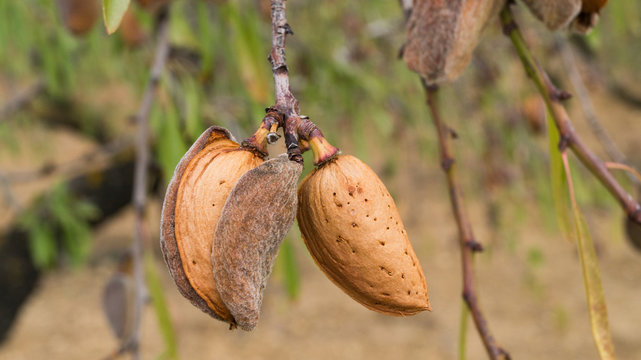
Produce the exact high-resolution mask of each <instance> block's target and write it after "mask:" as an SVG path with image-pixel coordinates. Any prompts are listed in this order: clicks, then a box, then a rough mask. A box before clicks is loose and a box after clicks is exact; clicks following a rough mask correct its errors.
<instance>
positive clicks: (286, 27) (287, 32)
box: [279, 23, 294, 35]
mask: <svg viewBox="0 0 641 360" xmlns="http://www.w3.org/2000/svg"><path fill="white" fill-rule="evenodd" d="M279 28H281V29H283V30H285V35H294V30H292V27H291V26H289V24H288V23H285V25H282V26H279Z"/></svg>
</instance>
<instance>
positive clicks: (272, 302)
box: [0, 0, 641, 360]
mask: <svg viewBox="0 0 641 360" xmlns="http://www.w3.org/2000/svg"><path fill="white" fill-rule="evenodd" d="M60 4H61V2H56V1H47V0H22V1H0V194H1V196H0V204H1V205H0V206H1V207H0V209H2V211H0V228H1V231H0V234H2V235H0V269H1V272H0V284H1V286H2V287H0V325H1V328H0V359H12V360H13V359H102V358H105V357H106V356H108V355H109V354H110V353H112V352H113V351H114V350H115V349H116V348H117V340H116V339H115V338H114V337H113V335H112V334H111V331H110V329H109V326H108V324H107V320H106V319H105V316H104V314H103V310H102V296H103V291H104V286H105V284H106V283H107V281H108V279H109V278H110V277H111V276H112V274H113V273H114V272H115V271H116V268H117V267H118V263H119V260H120V259H121V258H122V255H123V254H124V253H126V252H127V251H128V249H129V248H130V244H131V241H132V238H133V234H134V220H133V218H134V217H133V212H132V209H131V206H130V205H129V204H130V198H131V192H132V184H133V180H132V179H133V145H134V140H135V139H134V136H135V124H134V122H133V120H132V119H133V115H134V114H135V113H136V111H137V109H138V107H139V105H140V101H141V98H142V94H143V90H144V85H145V82H146V80H147V78H148V76H149V69H150V67H151V62H152V60H153V54H154V44H155V42H154V39H153V31H154V21H153V20H154V14H153V9H149V8H147V9H145V8H142V7H140V6H138V5H137V4H136V3H134V4H132V8H131V10H130V14H129V15H128V18H127V20H126V24H123V27H122V28H121V29H120V30H119V31H118V32H117V33H115V34H114V35H111V36H107V35H106V32H105V29H104V26H103V24H102V22H101V19H100V18H98V19H97V21H96V22H95V24H93V26H92V27H91V28H90V30H89V31H88V32H86V33H84V34H81V35H74V34H72V33H71V32H70V31H69V29H68V28H66V27H65V19H66V17H65V16H66V14H65V10H64V9H63V8H61V7H60ZM519 5H521V4H519ZM287 10H288V21H289V23H290V25H291V26H292V28H293V30H294V32H295V35H294V36H292V37H290V38H289V39H288V44H287V58H288V64H289V69H290V73H291V85H292V91H293V93H294V94H295V95H296V96H297V98H298V99H299V101H300V104H301V112H302V113H303V114H306V115H309V116H310V118H311V119H312V121H314V122H315V123H316V124H318V125H319V126H320V127H321V129H323V131H324V133H325V135H326V137H327V138H328V139H329V140H330V142H332V143H333V144H334V145H336V146H338V147H340V148H341V149H342V151H343V152H344V153H350V154H354V155H356V156H358V157H359V158H361V159H362V160H363V161H365V162H366V163H368V164H369V165H370V166H371V167H372V168H373V169H374V170H375V171H376V172H377V173H378V174H379V176H380V177H381V178H382V179H383V181H384V182H385V183H386V185H387V186H388V189H389V191H390V193H391V194H392V196H393V197H394V198H395V200H396V203H397V206H398V208H399V210H400V212H401V216H402V218H403V221H404V223H405V226H406V228H407V232H408V234H409V236H410V239H411V241H412V243H413V246H414V249H415V251H416V253H417V255H418V257H419V259H420V261H421V265H422V266H423V270H424V271H425V274H426V276H427V281H428V286H429V291H430V297H431V302H432V308H433V312H432V313H422V314H419V315H416V316H413V317H411V318H394V317H387V316H384V315H380V314H377V313H374V312H371V311H369V310H367V309H365V308H363V307H362V306H360V305H359V304H357V303H355V302H354V301H352V300H351V299H350V298H349V297H348V296H347V295H345V294H344V293H342V292H341V291H340V290H339V289H337V288H336V287H335V286H334V285H333V284H332V283H331V282H330V281H329V280H328V279H327V278H325V276H324V275H323V274H322V273H321V271H320V270H319V269H318V268H316V266H315V265H314V263H313V261H312V259H311V257H310V256H309V254H308V253H307V250H306V249H305V247H304V245H303V243H302V241H301V240H300V235H299V233H298V231H297V229H296V226H294V228H293V229H292V231H291V232H290V234H289V235H288V237H287V239H286V241H285V243H284V245H283V248H282V249H281V252H280V254H279V257H278V260H277V263H276V266H275V268H274V273H273V276H272V278H271V279H270V282H269V284H268V287H267V290H266V293H265V301H264V304H263V314H262V318H261V320H260V322H259V324H258V327H257V328H256V330H255V331H253V332H251V333H245V332H243V331H240V330H238V331H229V330H228V327H227V325H226V324H223V323H220V322H217V321H215V320H212V319H211V318H209V317H208V316H206V315H205V314H203V313H201V312H200V311H199V310H197V309H195V308H194V307H192V306H191V305H190V304H189V303H188V301H187V300H185V299H184V298H182V297H181V296H180V295H179V293H178V291H177V290H176V288H175V285H174V284H173V282H172V281H171V279H170V277H169V274H168V272H167V270H166V267H165V265H164V263H163V261H162V257H161V256H160V251H159V248H158V246H157V241H158V236H159V234H158V227H159V226H158V224H159V213H160V206H161V204H162V197H163V194H164V190H165V186H166V183H167V181H168V179H169V178H170V176H171V174H172V172H173V168H174V166H175V165H176V163H177V162H178V160H179V159H180V158H181V157H182V155H183V153H184V151H185V150H186V149H187V148H188V146H189V145H190V144H191V142H192V141H193V140H194V139H195V138H196V137H197V136H198V135H199V134H200V133H201V132H202V131H203V130H204V129H205V128H206V127H207V126H210V125H214V124H215V125H220V126H224V127H226V128H228V129H230V130H231V131H232V133H234V135H235V136H236V138H238V139H243V138H246V137H248V136H249V135H250V134H251V133H252V132H253V131H254V130H255V129H256V128H257V127H258V125H259V123H260V121H261V119H262V116H263V114H264V108H265V107H267V106H270V105H272V104H273V90H272V78H271V76H272V75H271V69H270V66H269V64H268V62H267V54H268V51H269V46H270V42H271V40H270V36H271V25H270V22H269V2H268V1H258V0H229V1H196V0H177V1H175V2H174V3H173V4H172V5H171V20H170V44H171V51H170V55H169V60H168V64H167V67H166V69H165V71H164V72H163V75H162V78H161V83H160V86H159V88H158V90H157V94H156V101H155V102H154V105H153V107H152V111H151V116H150V124H151V131H152V143H153V164H152V167H151V168H150V169H149V174H150V184H149V185H150V186H149V187H150V188H151V189H152V190H151V194H150V199H149V204H148V208H147V215H146V220H147V223H148V227H149V229H151V232H152V234H151V237H152V239H153V243H151V244H146V253H147V259H151V260H150V261H148V262H147V264H148V265H149V264H151V265H150V266H148V269H147V270H148V276H149V275H152V277H151V278H150V281H151V282H152V284H150V285H149V286H150V287H151V288H152V290H153V291H156V294H162V295H163V296H162V297H158V296H156V297H154V298H153V299H152V302H151V303H150V304H149V305H148V306H146V307H145V309H144V313H143V318H142V339H141V354H142V356H143V358H145V359H155V358H171V353H172V351H173V350H172V349H174V350H175V351H176V353H177V355H178V357H179V358H183V359H328V358H335V359H388V358H394V359H406V358H426V359H453V358H456V357H457V351H458V350H457V349H458V347H459V329H460V326H461V324H460V319H461V307H462V302H461V296H460V295H461V275H460V257H459V247H458V240H457V232H456V226H455V223H454V219H453V217H452V213H451V209H450V207H449V198H448V196H447V188H446V184H445V178H444V176H443V174H442V172H441V170H440V166H439V160H438V153H437V142H436V136H435V131H434V128H433V126H432V123H431V120H430V118H429V114H428V110H427V108H426V106H425V101H424V95H423V90H422V88H421V86H420V83H419V80H418V77H417V76H416V75H415V74H413V73H411V72H410V71H408V70H407V68H406V67H405V64H404V63H403V62H402V61H400V60H398V52H399V49H400V48H401V46H402V44H403V37H404V27H403V16H402V11H401V9H400V7H399V5H398V3H397V2H395V1H367V2H366V1H334V0H330V1H324V2H319V1H309V0H300V1H291V2H289V4H288V9H287ZM515 11H516V14H517V18H518V20H519V22H520V23H521V25H522V26H521V28H522V30H523V31H524V34H525V36H526V39H527V41H528V43H529V44H530V46H531V48H532V51H533V52H534V53H535V55H536V56H537V57H538V59H539V60H540V61H541V63H542V64H543V66H544V67H545V68H546V69H547V70H548V71H549V73H550V74H551V76H552V77H553V79H554V81H555V82H556V83H557V84H558V85H559V86H560V87H562V88H564V89H567V90H569V91H570V92H575V88H574V87H573V84H572V82H571V79H570V77H569V76H568V74H569V73H570V70H571V69H575V70H577V71H578V73H579V74H580V77H581V79H582V83H583V85H584V86H585V87H586V88H587V89H588V94H589V97H590V99H591V101H592V102H593V104H594V114H595V115H596V116H597V118H598V119H599V121H600V124H601V125H602V126H603V127H604V128H605V130H606V131H607V132H608V134H609V135H610V136H611V137H612V138H613V139H614V141H615V142H616V144H617V146H618V147H619V149H620V150H621V151H622V152H623V153H624V154H625V155H626V156H627V158H628V160H629V161H630V163H632V164H636V166H637V168H639V167H640V165H641V85H640V84H641V70H640V69H641V68H640V66H639V60H638V59H639V58H641V3H639V2H637V1H612V2H610V4H608V6H607V7H605V9H604V10H603V11H602V16H601V20H600V22H599V24H598V25H597V27H596V28H595V29H594V30H593V31H592V32H591V33H590V34H589V35H587V36H577V35H571V34H567V33H558V34H553V33H550V32H548V31H547V30H546V29H545V28H544V26H543V25H542V24H540V23H538V22H537V21H536V20H534V19H533V18H532V16H531V15H530V14H529V13H528V12H527V11H526V10H525V9H524V8H523V6H518V7H517V8H516V9H515ZM99 16H101V15H100V14H99ZM564 51H566V52H567V51H569V52H570V53H572V54H574V56H573V60H571V61H564V60H563V56H562V54H563V52H564ZM566 60H567V59H566ZM575 85H576V84H575ZM441 100H442V106H443V112H444V116H445V119H446V121H447V122H448V124H449V125H450V126H451V127H452V128H453V129H454V130H455V131H456V132H457V133H458V135H459V137H458V139H457V140H456V141H455V142H454V146H455V151H456V156H457V159H458V161H459V164H460V175H461V178H462V185H463V190H464V193H465V197H466V200H467V207H468V210H469V212H470V215H471V220H472V225H473V227H474V230H475V233H476V235H477V237H478V239H479V241H480V242H482V243H483V244H484V246H485V249H486V251H485V252H483V253H482V254H481V255H480V256H478V257H477V259H476V264H475V265H476V278H477V280H478V283H479V286H478V287H479V296H480V301H481V305H482V307H483V309H484V311H485V315H486V316H487V318H488V320H489V325H490V327H491V329H492V331H493V332H494V335H495V336H496V338H497V340H498V341H499V343H500V344H501V345H502V346H503V347H504V348H506V349H507V350H508V351H509V352H510V353H511V354H512V356H513V358H515V359H597V358H598V355H597V352H596V349H595V346H594V344H593V340H592V336H591V331H590V326H589V319H588V313H587V307H586V301H585V292H584V289H583V280H582V276H581V269H580V264H579V259H578V256H577V252H576V245H575V244H573V243H571V242H568V241H566V240H565V239H564V237H563V235H562V234H561V232H560V230H559V226H558V223H557V219H556V213H555V211H554V202H553V198H552V196H553V195H552V190H551V187H550V175H549V171H548V167H549V164H548V163H549V158H548V142H547V136H546V120H545V112H544V110H542V108H541V104H540V100H539V98H538V97H537V95H536V94H535V89H534V87H533V85H532V84H531V83H530V82H529V81H528V79H527V77H526V76H525V73H524V71H523V68H522V66H521V64H520V62H519V60H518V58H517V57H516V53H515V52H514V50H513V48H512V47H511V44H510V42H509V40H508V39H507V38H506V37H504V36H503V35H502V33H501V30H500V26H499V22H498V19H496V20H495V21H493V22H491V23H490V25H489V26H488V28H487V29H486V33H485V35H484V36H483V38H482V41H481V44H480V45H479V47H478V49H477V51H476V53H475V56H474V58H473V60H472V63H471V64H470V66H469V67H468V68H467V70H466V71H465V73H464V74H463V76H462V77H461V78H460V79H459V80H458V81H456V82H455V83H453V84H451V85H448V86H445V87H443V88H442V94H441ZM566 104H567V107H568V109H569V112H570V115H571V117H572V119H573V121H574V124H575V126H576V128H577V130H578V132H579V134H580V135H581V136H582V137H583V138H584V139H585V140H586V142H587V143H588V145H589V146H590V147H591V148H592V149H593V150H595V151H596V152H597V154H599V155H600V156H601V157H603V158H607V155H606V153H605V152H604V151H603V147H602V144H601V143H600V142H599V141H598V140H597V138H596V137H595V136H594V133H593V131H592V128H591V127H590V126H589V125H588V123H587V122H586V120H585V112H584V111H585V107H584V106H582V105H581V102H580V101H578V99H576V98H573V99H571V100H569V101H567V103H566ZM305 160H306V171H305V172H307V171H309V170H310V169H311V163H312V159H311V154H305ZM571 162H572V164H573V171H574V174H575V176H574V180H575V187H576V191H577V197H578V202H579V204H580V206H581V209H582V210H583V212H584V214H585V216H586V219H587V223H588V226H589V228H590V231H591V233H592V237H593V238H594V241H595V243H596V247H597V253H598V257H599V261H600V265H601V271H602V277H603V286H604V289H605V294H606V299H607V304H608V311H609V315H610V327H611V332H612V336H613V339H614V343H615V346H616V350H617V353H618V356H619V358H620V359H639V358H641V335H640V333H639V324H641V300H640V299H641V286H639V284H640V283H639V279H641V253H639V250H638V249H636V248H635V247H634V246H633V245H632V244H631V243H630V242H629V241H628V239H626V234H625V232H624V227H623V222H624V218H625V216H624V214H623V212H622V211H621V210H620V208H619V207H618V204H617V203H616V202H615V201H614V200H613V199H612V198H611V197H610V196H609V194H608V193H607V191H605V189H604V188H603V187H602V186H601V185H600V184H599V183H598V182H597V181H596V180H595V179H594V178H593V177H592V175H591V174H590V173H589V172H587V171H586V170H585V169H584V168H583V167H582V166H581V165H580V163H579V162H578V161H577V159H576V158H574V157H572V156H571ZM618 178H619V179H620V181H621V182H622V183H623V184H624V186H626V188H627V189H628V190H629V191H630V192H631V193H633V194H635V195H636V196H638V195H639V192H638V189H634V187H633V186H632V185H631V183H630V182H629V181H628V180H627V178H625V176H619V177H618ZM154 276H155V277H154ZM159 315H160V316H159ZM162 315H165V316H166V318H163V317H162ZM163 319H164V320H163ZM167 320H168V321H167ZM168 324H170V326H169V325H168ZM467 334H468V335H467V355H468V356H467V358H468V359H484V358H486V354H485V351H484V349H483V348H482V346H481V343H480V341H479V340H478V335H477V334H476V331H475V328H474V326H473V324H472V323H471V322H470V323H469V325H468V327H467ZM172 341H173V343H175V347H174V346H173V345H171V343H172ZM123 358H126V357H123Z"/></svg>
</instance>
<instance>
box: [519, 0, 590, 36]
mask: <svg viewBox="0 0 641 360" xmlns="http://www.w3.org/2000/svg"><path fill="white" fill-rule="evenodd" d="M523 2H524V3H525V5H527V7H528V8H529V9H530V11H531V12H532V14H534V16H536V17H537V18H538V19H539V20H541V21H542V22H543V23H544V24H545V26H546V27H547V28H548V29H550V30H553V31H554V30H559V29H561V28H565V27H567V26H568V25H569V24H570V22H572V20H574V18H575V17H576V16H577V15H579V12H580V11H581V0H523Z"/></svg>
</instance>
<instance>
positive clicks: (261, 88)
mask: <svg viewBox="0 0 641 360" xmlns="http://www.w3.org/2000/svg"><path fill="white" fill-rule="evenodd" d="M224 10H225V11H226V13H225V14H226V15H227V19H228V21H229V26H230V28H231V31H232V33H233V34H234V37H233V39H234V41H233V42H232V43H231V46H232V47H233V49H234V53H235V56H236V61H238V63H239V66H238V70H239V71H240V76H241V78H242V79H243V83H244V84H245V88H246V90H247V93H248V94H249V96H250V97H251V99H252V100H253V101H254V102H256V103H260V104H264V103H265V102H267V99H268V97H269V94H270V86H269V76H268V75H267V74H268V73H266V72H265V71H264V70H265V65H264V63H263V61H264V60H263V59H264V55H263V54H264V52H265V49H263V48H262V46H261V38H260V31H261V30H260V28H259V26H258V24H259V23H260V20H259V18H258V16H257V14H256V10H255V9H253V8H252V7H244V8H243V9H242V10H241V9H240V8H239V5H238V4H237V3H236V2H233V1H230V2H228V3H227V4H226V5H225V6H224Z"/></svg>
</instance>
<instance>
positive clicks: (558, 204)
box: [547, 114, 575, 241]
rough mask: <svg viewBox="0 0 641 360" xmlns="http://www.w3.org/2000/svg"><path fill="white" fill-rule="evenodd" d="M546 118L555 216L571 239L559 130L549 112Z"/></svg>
mask: <svg viewBox="0 0 641 360" xmlns="http://www.w3.org/2000/svg"><path fill="white" fill-rule="evenodd" d="M547 118H548V140H549V152H550V181H551V184H552V195H553V199H554V209H555V211H556V218H557V221H558V223H559V227H560V228H561V232H562V233H563V236H564V237H565V238H566V239H567V240H569V241H573V240H574V239H575V234H574V232H573V230H572V222H571V220H570V214H571V209H570V205H569V195H568V189H567V187H566V177H565V172H564V171H563V160H562V158H561V152H560V151H559V148H558V145H559V141H560V139H561V136H560V135H559V131H558V129H557V128H556V125H555V124H554V121H553V120H552V118H551V117H550V116H549V114H548V117H547Z"/></svg>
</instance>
